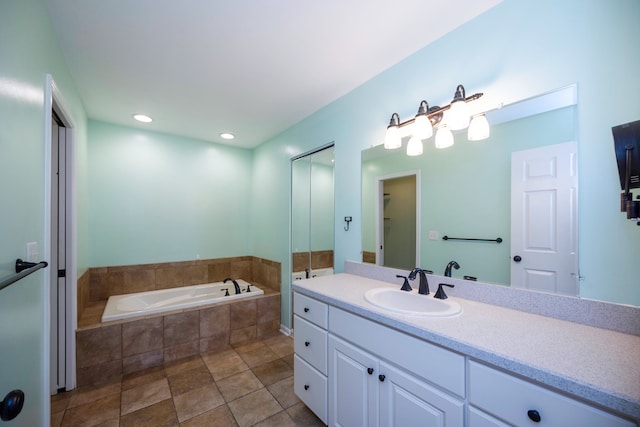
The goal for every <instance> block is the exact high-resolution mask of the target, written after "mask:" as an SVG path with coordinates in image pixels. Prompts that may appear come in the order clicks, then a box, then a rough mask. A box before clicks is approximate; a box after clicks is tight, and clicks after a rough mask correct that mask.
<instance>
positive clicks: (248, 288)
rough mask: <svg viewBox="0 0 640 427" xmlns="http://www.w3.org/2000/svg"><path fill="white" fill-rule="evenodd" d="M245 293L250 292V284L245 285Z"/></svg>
mask: <svg viewBox="0 0 640 427" xmlns="http://www.w3.org/2000/svg"><path fill="white" fill-rule="evenodd" d="M245 292H251V284H247V290H246V291H245Z"/></svg>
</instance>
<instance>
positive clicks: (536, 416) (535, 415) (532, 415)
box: [527, 409, 542, 423]
mask: <svg viewBox="0 0 640 427" xmlns="http://www.w3.org/2000/svg"><path fill="white" fill-rule="evenodd" d="M527 415H528V416H529V419H530V420H531V421H533V422H534V423H539V422H540V420H542V418H541V417H540V413H539V412H538V411H536V410H535V409H530V410H529V411H527Z"/></svg>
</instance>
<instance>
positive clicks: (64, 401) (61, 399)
mask: <svg viewBox="0 0 640 427" xmlns="http://www.w3.org/2000/svg"><path fill="white" fill-rule="evenodd" d="M76 393H77V391H76V390H73V391H65V392H62V393H58V394H54V395H53V396H51V413H52V414H53V413H56V412H60V411H63V412H64V411H65V410H66V409H67V407H68V406H69V402H70V401H71V398H72V397H73V396H74V395H75V394H76Z"/></svg>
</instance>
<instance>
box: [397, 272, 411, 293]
mask: <svg viewBox="0 0 640 427" xmlns="http://www.w3.org/2000/svg"><path fill="white" fill-rule="evenodd" d="M396 277H397V278H398V279H404V282H402V287H401V288H400V290H401V291H407V292H411V285H409V281H408V280H407V276H401V275H399V274H396Z"/></svg>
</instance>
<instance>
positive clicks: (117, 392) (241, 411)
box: [51, 335, 324, 427]
mask: <svg viewBox="0 0 640 427" xmlns="http://www.w3.org/2000/svg"><path fill="white" fill-rule="evenodd" d="M323 425H324V424H323V423H322V422H321V421H320V420H319V419H318V418H317V417H316V416H315V415H314V414H313V413H312V412H311V411H310V410H309V409H308V408H307V407H306V406H305V405H304V404H303V403H302V402H301V401H300V400H299V399H298V398H297V397H296V396H295V394H294V392H293V339H292V338H290V337H286V336H284V335H278V336H275V337H272V338H268V339H265V340H262V341H255V342H252V343H249V344H243V345H240V346H235V347H233V348H230V349H228V350H224V351H221V352H217V353H206V354H201V355H199V356H194V357H191V358H188V359H183V360H180V361H176V362H173V363H171V364H168V365H165V366H162V367H156V368H150V369H147V370H144V371H141V372H136V373H135V374H131V375H126V376H125V377H124V378H122V380H121V381H117V382H113V383H109V384H105V385H101V386H93V387H84V388H78V389H76V390H73V391H70V392H67V393H59V394H57V395H55V396H52V398H51V426H52V427H67V426H101V427H114V426H116V427H127V426H136V427H146V426H149V427H164V426H166V427H170V426H180V427H187V426H188V427H194V426H207V427H213V426H239V427H247V426H261V427H266V426H274V427H275V426H277V427H286V426H323Z"/></svg>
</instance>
